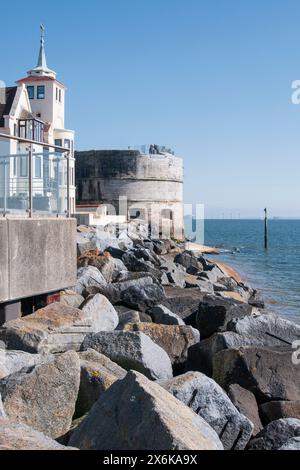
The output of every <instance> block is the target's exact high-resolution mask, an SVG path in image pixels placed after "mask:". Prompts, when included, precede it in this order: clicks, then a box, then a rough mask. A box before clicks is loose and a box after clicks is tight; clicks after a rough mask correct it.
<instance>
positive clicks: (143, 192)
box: [75, 150, 184, 239]
mask: <svg viewBox="0 0 300 470" xmlns="http://www.w3.org/2000/svg"><path fill="white" fill-rule="evenodd" d="M75 158H76V187H77V194H76V201H77V208H78V209H79V210H82V208H88V210H95V211H96V209H97V206H99V205H101V204H102V205H103V204H104V205H107V207H108V210H109V211H110V210H111V209H112V208H111V207H110V206H113V208H114V210H115V211H116V214H118V215H126V216H127V217H129V218H139V219H143V220H146V221H149V223H151V226H152V227H155V230H158V232H159V233H160V234H161V233H167V231H168V230H169V232H170V235H171V236H172V237H174V238H177V239H181V238H182V237H183V232H184V230H183V161H182V159H181V158H177V157H174V156H173V155H172V154H170V153H167V152H160V153H159V154H143V153H141V152H140V151H137V150H90V151H82V152H75ZM124 211H126V213H124ZM159 233H157V235H159Z"/></svg>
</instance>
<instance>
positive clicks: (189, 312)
mask: <svg viewBox="0 0 300 470" xmlns="http://www.w3.org/2000/svg"><path fill="white" fill-rule="evenodd" d="M164 290H165V299H163V300H162V301H161V302H158V303H159V304H162V305H164V306H165V307H167V308H168V309H169V310H171V312H174V313H176V314H177V315H179V316H180V318H182V319H183V320H184V321H185V323H188V324H189V325H192V326H194V324H195V316H196V313H197V312H198V307H199V302H201V301H202V300H203V297H204V294H203V293H202V292H201V291H200V290H199V288H190V289H180V288H179V287H172V286H166V287H165V288H164Z"/></svg>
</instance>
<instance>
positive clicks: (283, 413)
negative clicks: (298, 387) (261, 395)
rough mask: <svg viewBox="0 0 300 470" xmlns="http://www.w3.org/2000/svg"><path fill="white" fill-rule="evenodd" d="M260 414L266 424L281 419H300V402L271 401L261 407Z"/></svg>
mask: <svg viewBox="0 0 300 470" xmlns="http://www.w3.org/2000/svg"><path fill="white" fill-rule="evenodd" d="M259 411H260V414H261V416H262V419H263V421H264V422H265V423H270V422H271V421H275V420H277V419H281V418H296V419H300V400H296V401H269V402H267V403H263V404H262V405H261V406H260V407H259Z"/></svg>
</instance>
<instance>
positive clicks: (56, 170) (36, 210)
mask: <svg viewBox="0 0 300 470" xmlns="http://www.w3.org/2000/svg"><path fill="white" fill-rule="evenodd" d="M23 123H25V125H23ZM38 123H39V124H42V123H40V122H39V121H36V120H34V119H31V120H24V121H20V123H19V124H20V126H19V128H20V129H21V133H23V132H24V134H22V137H19V136H18V137H16V136H14V137H12V136H8V135H3V134H0V149H1V151H0V214H1V213H2V215H3V216H4V217H8V216H10V217H13V216H20V215H22V216H25V217H34V216H35V215H36V216H46V217H49V216H50V217H51V216H52V217H58V216H69V214H70V182H71V181H70V176H71V175H70V161H69V160H70V158H71V151H70V150H69V149H66V148H62V147H57V146H55V147H54V146H51V145H49V144H45V143H43V146H41V145H39V141H32V140H31V139H27V137H23V135H31V134H30V133H31V132H32V133H33V134H32V135H36V136H37V137H40V138H42V133H43V131H42V126H38V125H37V124H38ZM28 132H29V134H28ZM36 132H38V133H39V135H37V134H35V133H36ZM4 149H5V151H4ZM12 149H14V151H15V150H16V149H18V151H17V153H13V152H12ZM41 149H42V151H41Z"/></svg>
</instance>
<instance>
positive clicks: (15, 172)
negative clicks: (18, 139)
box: [13, 156, 17, 176]
mask: <svg viewBox="0 0 300 470" xmlns="http://www.w3.org/2000/svg"><path fill="white" fill-rule="evenodd" d="M13 162H14V165H13V172H14V176H17V157H16V156H14V160H13Z"/></svg>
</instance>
